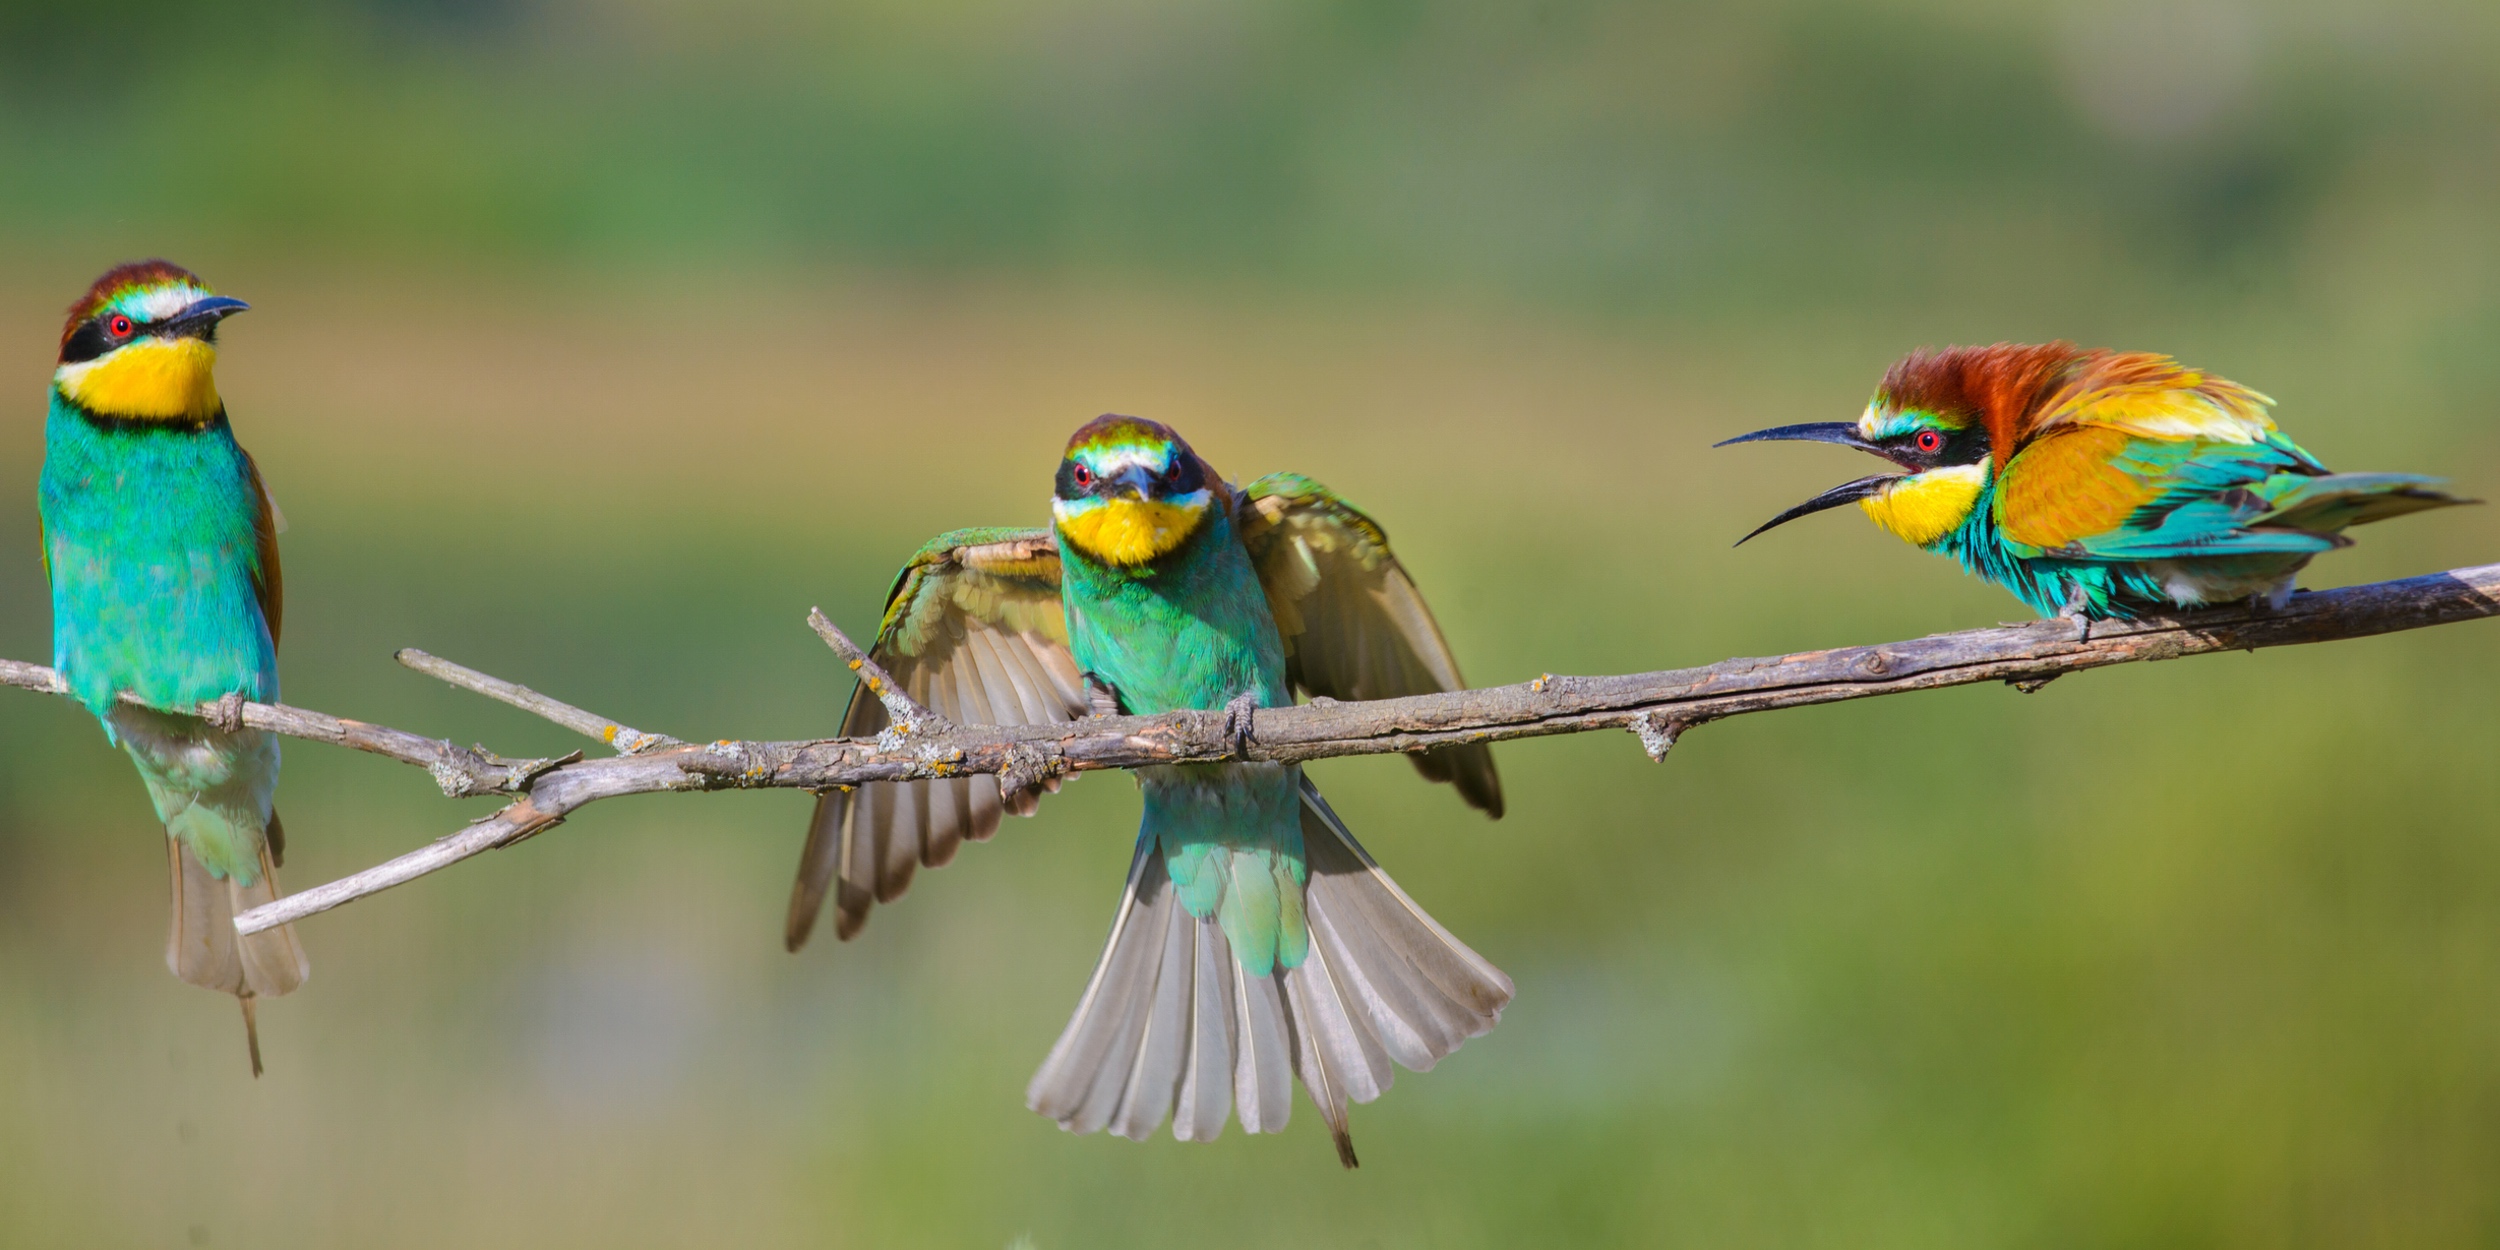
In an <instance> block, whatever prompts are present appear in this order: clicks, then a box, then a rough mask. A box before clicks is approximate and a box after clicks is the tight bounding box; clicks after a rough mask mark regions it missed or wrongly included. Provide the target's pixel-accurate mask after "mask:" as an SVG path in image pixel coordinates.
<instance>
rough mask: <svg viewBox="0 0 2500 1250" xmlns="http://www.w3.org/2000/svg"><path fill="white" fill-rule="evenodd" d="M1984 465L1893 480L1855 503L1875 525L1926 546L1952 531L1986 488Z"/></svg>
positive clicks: (1907, 540)
mask: <svg viewBox="0 0 2500 1250" xmlns="http://www.w3.org/2000/svg"><path fill="white" fill-rule="evenodd" d="M1987 486H1988V466H1987V465H1985V464H1957V465H1954V466H1952V467H1950V468H1944V469H1929V470H1928V471H1927V472H1925V473H1913V474H1911V475H1910V476H1908V477H1903V478H1896V479H1894V480H1893V482H1892V484H1891V485H1890V486H1887V487H1885V488H1884V489H1883V490H1882V491H1881V492H1878V493H1876V494H1872V495H1869V496H1867V497H1866V498H1864V499H1861V500H1859V501H1858V506H1859V507H1860V508H1863V509H1865V510H1866V515H1868V516H1870V517H1873V518H1874V519H1875V523H1876V524H1877V525H1880V526H1883V527H1884V528H1885V529H1888V530H1891V531H1892V532H1893V533H1895V534H1898V535H1900V536H1901V538H1902V539H1903V540H1904V541H1906V542H1909V543H1911V544H1913V545H1915V546H1920V547H1929V546H1933V545H1935V544H1936V543H1937V542H1939V541H1941V540H1942V539H1943V538H1944V536H1945V535H1947V534H1950V533H1952V532H1953V530H1954V528H1955V527H1956V526H1959V525H1960V524H1961V523H1962V520H1963V518H1965V517H1968V516H1969V515H1970V510H1971V506H1972V505H1973V504H1976V503H1978V502H1979V492H1980V491H1982V490H1985V489H1987Z"/></svg>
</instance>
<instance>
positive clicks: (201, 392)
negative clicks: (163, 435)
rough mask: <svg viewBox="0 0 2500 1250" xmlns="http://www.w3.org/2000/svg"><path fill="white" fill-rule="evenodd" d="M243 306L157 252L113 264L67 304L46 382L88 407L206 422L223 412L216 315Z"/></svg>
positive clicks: (112, 414) (124, 415)
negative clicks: (65, 320)
mask: <svg viewBox="0 0 2500 1250" xmlns="http://www.w3.org/2000/svg"><path fill="white" fill-rule="evenodd" d="M246 307H248V305H246V304H245V303H244V302H243V301H241V300H239V299H228V298H226V297H225V296H222V295H217V294H213V293H211V292H210V291H209V289H208V284H207V283H205V282H202V281H200V280H199V278H198V276H196V275H194V274H193V273H192V272H191V271H190V270H188V269H184V268H182V267H181V266H179V265H175V264H172V263H170V262H167V261H161V260H143V261H138V262H135V263H133V264H128V265H121V266H117V267H115V268H114V269H112V270H111V271H109V272H107V273H106V274H105V275H104V276H103V277H101V278H98V279H96V281H95V285H94V286H92V287H89V288H88V289H87V294H86V295H85V296H84V297H82V298H81V299H80V300H79V301H78V302H77V303H75V304H73V305H71V306H70V310H69V324H68V325H66V326H64V327H62V329H61V360H60V364H59V366H58V367H56V368H55V369H54V370H53V371H52V386H53V389H54V390H55V391H57V392H59V393H60V395H61V397H62V398H64V399H66V400H68V401H69V402H71V403H73V404H76V405H77V406H78V407H79V408H81V409H84V410H85V411H86V412H88V413H90V414H92V415H94V416H99V417H109V418H116V419H121V420H135V421H174V422H188V423H193V424H198V423H203V422H206V421H209V420H211V419H213V418H214V417H216V416H217V414H218V413H220V412H223V411H225V405H224V404H223V403H222V402H221V401H219V399H218V398H217V380H216V366H217V323H219V322H221V321H224V320H225V319H226V318H228V317H230V316H233V315H234V314H236V313H239V312H241V311H243V310H244V309H245V308H246Z"/></svg>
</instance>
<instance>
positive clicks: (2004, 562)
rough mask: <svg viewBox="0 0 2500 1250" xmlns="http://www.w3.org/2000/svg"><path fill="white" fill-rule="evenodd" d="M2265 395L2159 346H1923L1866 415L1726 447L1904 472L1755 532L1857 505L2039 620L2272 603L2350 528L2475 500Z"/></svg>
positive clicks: (1889, 379)
mask: <svg viewBox="0 0 2500 1250" xmlns="http://www.w3.org/2000/svg"><path fill="white" fill-rule="evenodd" d="M2271 403H2272V401H2271V400H2269V399H2267V398H2266V397H2265V396H2263V395H2260V394H2258V393H2256V392H2254V391H2251V390H2248V389H2247V388H2245V387H2242V386H2239V385H2237V384H2235V383H2232V382H2229V381H2227V380H2225V379H2222V378H2217V377H2214V376H2212V375H2210V374H2205V373H2201V372H2198V371H2195V370H2190V369H2184V368H2181V367H2180V366H2179V365H2178V364H2177V363H2176V362H2174V361H2172V360H2171V359H2170V358H2168V357H2166V356H2156V355H2152V354H2149V353H2142V352H2131V353H2121V352H2106V351H2084V350H2081V349H2079V348H2076V347H2075V346H2073V345H2072V344H2067V343H2051V344H2045V345H2041V346H2019V345H2012V344H1998V345H1996V346H1994V347H1986V348H1954V349H1951V350H1948V351H1944V352H1934V353H1929V352H1920V353H1913V354H1912V355H1911V356H1909V357H1907V358H1906V359H1904V360H1903V361H1901V362H1900V363H1899V364H1897V365H1895V366H1894V367H1893V369H1892V371H1891V372H1890V373H1888V374H1886V375H1885V378H1884V382H1883V385H1882V386H1881V387H1880V388H1878V390H1877V392H1876V395H1875V399H1874V401H1873V402H1872V403H1870V404H1869V405H1868V406H1867V411H1866V414H1865V415H1864V416H1863V417H1861V418H1860V419H1859V420H1858V421H1856V422H1853V423H1840V422H1826V423H1819V424H1811V425H1796V426H1782V427H1779V428H1777V429H1772V430H1764V431H1760V432H1758V433H1755V434H1750V435H1746V436H1744V437H1743V438H1740V439H1734V440H1730V441H1733V442H1746V441H1754V440H1759V439H1782V438H1785V439H1811V440H1816V441H1822V442H1836V443H1842V444H1845V445H1848V446H1853V447H1857V448H1860V449H1861V450H1865V451H1870V452H1873V453H1875V454H1877V455H1880V456H1883V457H1885V458H1886V459H1888V460H1891V461H1893V462H1894V463H1895V464H1896V465H1898V466H1899V468H1900V469H1901V472H1898V473H1887V474H1878V475H1875V476H1872V477H1866V478H1861V479H1859V480H1857V481H1855V482H1851V483H1848V484H1846V485H1843V486H1840V487H1836V488H1834V489H1832V490H1830V491H1826V492H1824V493H1823V494H1822V495H1820V496H1817V497H1816V498H1815V499H1812V500H1809V501H1807V502H1806V503H1804V504H1801V505H1799V506H1797V507H1795V508H1792V509H1790V510H1789V511H1787V512H1785V513H1782V514H1781V515H1780V516H1778V517H1775V518H1773V519H1772V521H1771V522H1770V523H1769V524H1766V525H1764V526H1763V527H1761V529H1757V530H1755V531H1754V532H1755V533H1757V534H1758V533H1760V532H1762V529H1769V528H1771V527H1772V526H1775V525H1778V524H1781V523H1782V522H1785V521H1788V520H1790V519H1793V518H1795V517H1798V516H1803V515H1806V514H1808V513H1811V512H1816V511H1820V510H1822V509H1823V508H1827V507H1833V506H1836V505H1838V504H1842V503H1857V504H1858V505H1859V506H1860V507H1862V508H1864V509H1865V510H1866V512H1867V513H1868V515H1869V516H1871V517H1873V518H1874V519H1875V520H1876V521H1877V523H1879V524H1881V525H1883V526H1884V527H1885V528H1886V529H1889V530H1891V531H1892V532H1893V533H1895V534H1897V535H1899V536H1900V537H1902V538H1903V539H1906V540H1908V541H1909V542H1911V543H1914V544H1916V545H1918V546H1920V547H1922V548H1925V549H1926V550H1929V551H1933V552H1937V553H1940V554H1943V555H1949V556H1951V557H1953V558H1954V559H1955V560H1957V561H1959V562H1960V563H1961V565H1962V567H1963V568H1965V569H1967V570H1969V571H1970V572H1972V573H1974V574H1977V575H1978V576H1980V577H1983V578H1986V579H1987V580H1989V581H1992V582H1995V583H1997V584H1998V585H2001V586H2004V587H2005V588H2006V589H2008V590H2010V591H2012V592H2013V593H2014V594H2015V596H2016V597H2018V598H2020V599H2021V600H2022V601H2023V602H2024V603H2026V604H2028V605H2030V606H2031V607H2032V608H2033V610H2035V611H2038V612H2040V613H2042V614H2043V615H2056V614H2060V613H2068V614H2077V615H2082V616H2087V617H2131V616H2138V615H2142V614H2144V613H2147V612H2160V611H2166V610H2169V609H2173V608H2180V607H2189V608H2193V607H2202V606H2206V605H2211V604H2220V603H2227V602H2231V601H2235V600H2241V599H2248V598H2252V597H2254V598H2262V599H2265V600H2268V601H2272V602H2276V603H2278V604H2279V603H2280V602H2281V601H2282V600H2283V598H2284V597H2286V596H2288V595H2289V594H2290V593H2291V588H2292V579H2293V577H2294V576H2295V575H2296V574H2297V573H2298V572H2299V571H2300V569H2301V568H2302V567H2303V566H2304V565H2306V564H2307V563H2308V562H2309V560H2310V558H2311V557H2313V556H2315V555H2317V554H2318V553H2319V552H2321V551H2330V550H2333V549H2334V548H2337V547H2341V546H2345V545H2346V544H2348V543H2349V542H2350V541H2351V540H2349V539H2347V538H2345V537H2344V535H2343V531H2344V530H2345V529H2346V528H2348V527H2351V526H2354V525H2359V524H2363V523H2365V522H2369V521H2376V520H2382V519H2385V518H2387V517H2392V516H2401V515H2403V514H2405V513H2408V512H2418V511H2422V510H2423V509H2426V508H2437V507H2445V506H2448V505H2450V504H2455V503H2460V502H2463V501H2461V500H2458V499H2456V498H2455V497H2453V496H2451V495H2448V494H2446V493H2444V492H2442V491H2440V490H2439V489H2437V487H2438V484H2439V482H2438V479H2436V478H2430V477H2424V476H2420V475H2418V474H2410V473H2330V472H2329V471H2328V470H2327V468H2326V466H2325V465H2323V464H2321V463H2319V461H2318V459H2317V457H2315V456H2312V455H2310V454H2309V453H2308V452H2307V451H2305V450H2303V449H2302V448H2301V447H2300V446H2299V445H2298V444H2296V443H2294V442H2293V441H2292V440H2291V439H2289V438H2287V437H2285V436H2284V435H2283V433H2282V432H2281V431H2280V430H2278V429H2276V428H2275V425H2274V422H2273V420H2272V419H2271V418H2270V417H2268V416H2267V415H2266V411H2265V410H2266V407H2267V406H2268V405H2269V404H2271ZM1748 537H1750V535H1748Z"/></svg>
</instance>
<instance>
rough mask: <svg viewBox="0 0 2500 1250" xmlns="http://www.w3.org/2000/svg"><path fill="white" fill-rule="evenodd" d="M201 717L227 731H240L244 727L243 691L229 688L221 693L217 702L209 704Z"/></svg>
mask: <svg viewBox="0 0 2500 1250" xmlns="http://www.w3.org/2000/svg"><path fill="white" fill-rule="evenodd" d="M201 719H202V720H205V721H207V722H208V723H209V724H211V725H214V726H216V727H217V728H218V729H220V730H222V731H224V732H226V733H237V732H240V731H241V730H242V728H243V692H242V691H240V690H229V691H227V692H225V693H224V694H222V695H219V696H218V698H217V701H216V702H215V703H211V704H209V705H208V708H207V711H206V713H205V715H203V716H202V717H201Z"/></svg>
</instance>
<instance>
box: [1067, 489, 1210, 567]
mask: <svg viewBox="0 0 2500 1250" xmlns="http://www.w3.org/2000/svg"><path fill="white" fill-rule="evenodd" d="M1052 511H1053V512H1055V513H1056V514H1057V519H1058V522H1059V532H1060V533H1062V534H1064V535H1066V536H1067V539H1068V541H1069V542H1070V543H1073V544H1075V546H1076V549H1077V550H1079V551H1082V552H1084V553H1085V554H1087V555H1089V556H1092V557H1094V558H1095V559H1097V560H1100V561H1102V562H1103V563H1105V564H1120V565H1133V564H1144V563H1145V562H1147V561H1148V560H1152V559H1154V558H1155V557H1157V556H1160V555H1163V554H1164V553H1165V552H1168V551H1170V550H1172V549H1173V548H1175V547H1178V546H1180V545H1181V542H1182V540H1184V539H1186V538H1188V537H1189V535H1190V534H1191V532H1193V531H1195V530H1196V529H1197V528H1198V522H1199V520H1200V519H1201V518H1203V517H1205V516H1206V514H1207V505H1206V504H1204V503H1199V504H1196V505H1195V506H1184V505H1181V504H1175V503H1165V502H1163V501H1160V500H1154V499H1105V500H1101V501H1100V502H1094V503H1091V504H1090V506H1084V507H1076V508H1071V507H1069V506H1068V505H1066V504H1064V503H1059V504H1053V505H1052Z"/></svg>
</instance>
